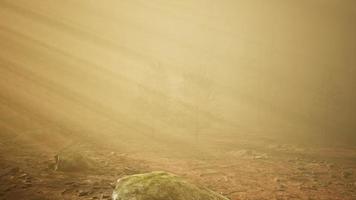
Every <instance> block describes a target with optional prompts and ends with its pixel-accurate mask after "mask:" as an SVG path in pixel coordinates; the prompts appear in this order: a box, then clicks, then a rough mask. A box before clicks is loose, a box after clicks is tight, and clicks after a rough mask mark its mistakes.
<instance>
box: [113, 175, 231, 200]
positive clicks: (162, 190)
mask: <svg viewBox="0 0 356 200" xmlns="http://www.w3.org/2000/svg"><path fill="white" fill-rule="evenodd" d="M112 199H113V200H123V199H136V200H151V199H155V200H167V199H170V200H227V198H226V197H223V196H222V195H220V194H218V193H215V192H213V191H211V190H208V189H206V188H201V187H198V186H195V185H193V184H191V183H189V182H187V181H185V180H184V179H182V178H180V177H178V176H176V175H173V174H170V173H166V172H151V173H145V174H136V175H131V176H126V177H124V178H121V179H119V180H118V181H117V185H116V187H115V189H114V192H113V194H112Z"/></svg>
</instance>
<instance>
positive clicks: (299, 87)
mask: <svg viewBox="0 0 356 200" xmlns="http://www.w3.org/2000/svg"><path fill="white" fill-rule="evenodd" d="M0 17H1V20H0V61H1V62H0V70H1V71H0V76H1V78H0V95H1V100H2V101H1V104H2V105H1V108H2V110H1V115H3V116H13V118H11V117H9V118H10V119H11V120H12V121H11V120H9V121H3V123H2V124H3V125H1V126H2V128H3V129H5V128H4V127H6V129H9V127H10V128H12V129H15V131H23V130H25V129H27V128H28V126H26V125H25V122H24V121H26V120H27V119H22V118H24V116H23V115H25V116H28V118H32V121H31V123H34V122H33V121H35V122H36V123H39V124H40V125H39V126H40V127H43V126H47V125H48V123H50V124H55V125H58V126H64V127H66V128H67V129H69V130H70V131H72V132H75V131H82V130H85V131H87V132H90V133H98V132H100V133H102V134H104V133H106V134H119V133H120V134H126V136H127V134H128V133H130V135H134V134H133V133H137V134H143V135H150V134H159V135H162V136H167V137H173V136H174V139H175V137H181V136H182V135H193V134H197V133H198V134H200V135H202V136H204V134H222V133H229V134H238V135H244V134H259V135H265V136H268V137H274V136H278V137H279V136H287V137H289V138H295V139H297V138H304V137H305V136H317V137H316V138H319V139H320V140H326V139H327V138H334V137H335V136H336V138H339V139H340V140H341V139H345V138H347V137H352V135H354V134H355V130H356V123H355V122H356V114H355V113H356V112H355V111H356V94H355V91H356V83H355V77H356V76H355V75H356V56H355V52H356V39H355V35H356V26H355V19H356V1H353V0H341V1H340V0H308V1H307V0H299V1H297V0H293V1H292V0H271V1H264V0H252V1H251V0H248V1H247V0H246V1H242V0H240V1H237V0H221V1H208V0H196V1H191V0H180V1H173V0H172V1H163V0H152V1H145V0H123V1H114V0H105V1H100V2H99V1H87V0H62V1H58V0H57V1H55V0H50V1H41V0H33V1H26V0H16V1H12V0H11V1H10V0H3V1H1V2H0ZM24 110H26V112H25V114H23V112H24ZM9 113H15V114H13V115H10V114H9ZM19 113H22V114H19ZM19 116H22V118H21V120H18V118H19ZM34 116H36V117H37V118H35V119H34ZM36 120H37V121H36ZM13 121H17V123H14V122H13ZM44 121H46V122H44ZM19 124H21V125H19ZM14 127H15V128H14ZM31 128H33V127H31Z"/></svg>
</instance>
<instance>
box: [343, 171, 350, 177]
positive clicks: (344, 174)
mask: <svg viewBox="0 0 356 200" xmlns="http://www.w3.org/2000/svg"><path fill="white" fill-rule="evenodd" d="M341 175H342V177H344V178H350V177H351V176H352V172H349V171H344V172H342V174H341Z"/></svg>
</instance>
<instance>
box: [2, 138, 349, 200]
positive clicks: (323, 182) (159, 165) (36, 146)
mask: <svg viewBox="0 0 356 200" xmlns="http://www.w3.org/2000/svg"><path fill="white" fill-rule="evenodd" d="M0 136H1V139H0V199H8V200H11V199H33V200H35V199H36V200H40V199H111V192H112V184H113V183H114V182H115V181H116V180H117V179H118V178H120V177H122V176H125V175H129V174H135V173H140V172H148V171H153V170H165V171H169V172H172V173H175V174H179V175H181V176H184V177H186V178H187V179H189V180H190V181H192V182H195V183H196V184H199V185H202V186H205V187H208V188H210V189H212V190H215V191H217V192H219V193H221V194H224V195H225V196H227V197H229V198H230V199H233V200H238V199H241V200H247V199H250V200H252V199H256V200H257V199H308V200H311V199H343V200H347V199H349V200H351V199H356V192H355V191H356V175H355V174H356V159H355V158H356V155H355V154H356V151H355V149H352V148H348V149H347V148H341V147H340V148H314V149H311V148H302V147H297V146H293V145H280V144H279V145H278V144H269V145H267V143H264V142H263V141H262V142H259V143H257V142H255V143H254V145H252V143H251V142H250V143H247V142H239V144H236V143H237V142H234V143H235V146H233V145H232V142H231V140H226V141H225V142H224V141H222V140H220V143H221V145H224V147H225V148H220V150H216V151H215V150H214V151H212V152H209V153H208V154H204V155H189V156H187V155H179V154H175V155H172V154H170V155H168V154H166V155H165V154H164V153H157V152H153V151H152V152H148V151H147V152H120V151H118V150H117V149H115V148H112V147H105V146H102V145H99V144H95V143H89V142H87V143H80V144H74V146H76V149H77V150H78V151H81V152H85V153H86V155H87V156H88V157H90V158H91V159H92V160H94V161H95V163H96V164H97V167H96V169H95V170H90V171H79V172H60V171H54V170H52V169H50V168H49V166H50V164H51V163H53V162H54V158H53V157H54V155H56V154H57V153H58V151H60V148H63V147H60V145H58V147H56V145H54V144H49V145H50V146H51V148H48V146H47V147H44V145H43V143H45V140H43V142H34V141H33V140H32V139H28V138H26V137H21V136H17V137H13V136H11V135H4V134H3V135H0ZM43 138H45V137H43ZM269 143H270V142H269ZM229 145H230V146H229Z"/></svg>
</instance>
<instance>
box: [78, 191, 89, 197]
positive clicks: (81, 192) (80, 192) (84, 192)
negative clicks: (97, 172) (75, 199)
mask: <svg viewBox="0 0 356 200" xmlns="http://www.w3.org/2000/svg"><path fill="white" fill-rule="evenodd" d="M88 194H89V192H88V191H79V193H78V196H80V197H82V196H87V195H88Z"/></svg>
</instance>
